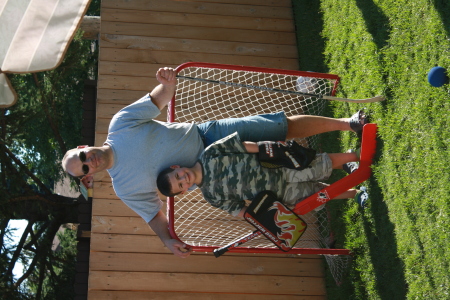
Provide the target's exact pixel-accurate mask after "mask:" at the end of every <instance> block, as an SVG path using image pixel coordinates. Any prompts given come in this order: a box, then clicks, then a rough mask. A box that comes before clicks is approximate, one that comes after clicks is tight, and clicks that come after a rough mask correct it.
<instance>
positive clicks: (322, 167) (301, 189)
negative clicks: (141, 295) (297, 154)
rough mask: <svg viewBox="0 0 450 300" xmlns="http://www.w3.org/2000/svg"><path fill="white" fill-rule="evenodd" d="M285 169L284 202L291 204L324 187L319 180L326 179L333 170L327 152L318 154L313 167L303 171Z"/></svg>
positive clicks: (312, 164)
mask: <svg viewBox="0 0 450 300" xmlns="http://www.w3.org/2000/svg"><path fill="white" fill-rule="evenodd" d="M283 170H284V171H285V174H286V175H285V181H286V189H285V192H284V196H283V203H284V204H286V205H289V206H292V205H295V204H296V203H298V202H300V201H301V200H304V199H305V198H307V197H309V196H311V195H313V194H315V193H317V192H318V191H320V190H321V189H323V188H324V186H325V185H324V184H322V183H321V182H319V181H318V180H326V179H328V178H329V177H330V175H331V172H332V171H333V164H332V162H331V159H330V156H328V154H326V153H321V154H317V155H316V158H315V159H314V160H313V161H312V163H311V167H310V168H306V169H304V170H301V171H297V170H293V169H287V168H284V169H283Z"/></svg>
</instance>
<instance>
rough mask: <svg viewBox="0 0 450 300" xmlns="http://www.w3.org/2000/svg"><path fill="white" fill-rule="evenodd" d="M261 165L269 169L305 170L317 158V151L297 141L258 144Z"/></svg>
mask: <svg viewBox="0 0 450 300" xmlns="http://www.w3.org/2000/svg"><path fill="white" fill-rule="evenodd" d="M257 144H258V147H259V156H258V158H259V163H260V164H261V166H263V167H265V168H269V169H277V168H281V167H286V168H289V169H295V170H303V169H305V168H307V167H309V165H310V164H311V162H312V161H313V160H314V158H315V157H316V150H314V149H309V148H305V147H303V146H301V145H299V144H298V143H297V142H295V141H287V142H267V141H266V142H258V143H257Z"/></svg>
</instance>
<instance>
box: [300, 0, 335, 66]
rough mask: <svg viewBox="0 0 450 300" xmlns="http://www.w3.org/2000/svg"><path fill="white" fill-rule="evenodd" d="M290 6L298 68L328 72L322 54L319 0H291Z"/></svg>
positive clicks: (322, 41)
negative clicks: (295, 37)
mask: <svg viewBox="0 0 450 300" xmlns="http://www.w3.org/2000/svg"><path fill="white" fill-rule="evenodd" d="M292 7H293V11H294V17H295V31H296V34H297V49H298V57H299V66H300V70H302V71H313V72H321V73H328V71H329V69H328V67H327V65H326V64H325V58H324V55H323V53H324V50H325V40H324V38H323V37H322V36H321V32H322V29H323V20H322V14H321V12H320V1H310V0H298V1H292Z"/></svg>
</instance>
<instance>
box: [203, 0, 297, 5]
mask: <svg viewBox="0 0 450 300" xmlns="http://www.w3.org/2000/svg"><path fill="white" fill-rule="evenodd" d="M195 1H196V2H211V3H229V4H248V5H266V6H282V7H292V3H291V0H195Z"/></svg>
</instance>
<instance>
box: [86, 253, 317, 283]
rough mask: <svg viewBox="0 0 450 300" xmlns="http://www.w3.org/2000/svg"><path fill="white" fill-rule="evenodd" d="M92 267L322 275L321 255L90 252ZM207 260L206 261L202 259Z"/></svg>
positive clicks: (248, 273)
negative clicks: (184, 255) (258, 255)
mask: <svg viewBox="0 0 450 300" xmlns="http://www.w3.org/2000/svg"><path fill="white" fill-rule="evenodd" d="M90 261H91V265H90V268H91V270H92V271H129V272H177V273H206V274H214V273H216V274H218V273H219V274H247V275H279V276H313V277H319V276H322V273H323V270H322V262H323V261H322V259H321V258H319V257H318V258H316V259H303V258H301V257H295V258H283V257H233V256H222V257H220V259H216V258H215V257H214V256H211V255H192V256H190V257H189V258H188V259H186V260H183V262H182V263H180V259H179V258H178V257H176V256H173V255H167V254H140V253H135V254H130V253H108V252H93V253H91V257H90ZM205 262H207V263H205Z"/></svg>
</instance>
